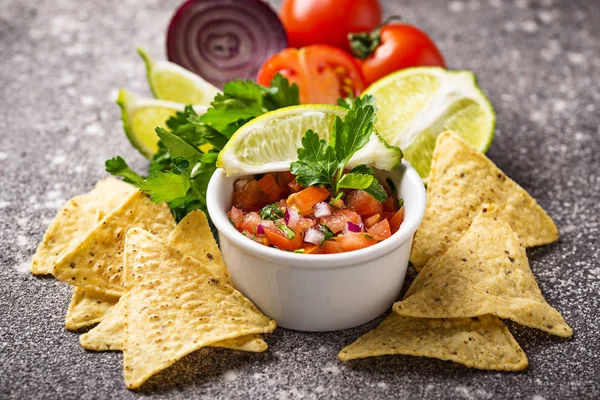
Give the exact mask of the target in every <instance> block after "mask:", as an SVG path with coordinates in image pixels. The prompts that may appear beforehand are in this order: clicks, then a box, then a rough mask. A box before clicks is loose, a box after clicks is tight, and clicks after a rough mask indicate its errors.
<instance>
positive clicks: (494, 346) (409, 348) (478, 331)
mask: <svg viewBox="0 0 600 400" xmlns="http://www.w3.org/2000/svg"><path fill="white" fill-rule="evenodd" d="M387 354H405V355H411V356H421V357H430V358H439V359H440V360H446V361H454V362H457V363H460V364H463V365H466V366H467V367H469V368H478V369H489V370H498V371H521V370H523V369H525V368H526V367H527V365H528V361H527V356H526V355H525V353H524V352H523V350H522V349H521V347H520V346H519V344H518V343H517V341H516V340H515V339H514V338H513V336H512V335H511V334H510V332H509V331H508V328H507V327H506V325H504V324H503V323H502V321H500V319H498V318H497V317H494V316H491V315H484V316H481V317H478V318H456V319H452V318H450V319H429V318H410V317H401V316H399V315H397V314H394V313H392V314H391V315H390V316H389V317H387V318H386V319H385V320H384V321H383V322H382V323H381V324H380V325H379V326H378V327H377V328H375V329H374V330H372V331H370V332H367V333H366V334H365V335H363V336H361V337H360V338H358V340H357V341H356V342H354V343H352V344H351V345H350V346H347V347H346V348H344V349H343V350H342V351H341V352H340V354H338V357H339V359H340V360H342V361H349V360H353V359H356V358H365V357H373V356H383V355H387Z"/></svg>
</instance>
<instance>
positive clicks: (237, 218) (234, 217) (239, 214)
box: [227, 207, 244, 229]
mask: <svg viewBox="0 0 600 400" xmlns="http://www.w3.org/2000/svg"><path fill="white" fill-rule="evenodd" d="M227 216H228V217H229V218H230V219H231V222H233V226H235V228H236V229H240V226H241V225H242V220H243V219H244V212H243V211H242V210H240V209H239V208H237V207H231V210H229V212H228V213H227Z"/></svg>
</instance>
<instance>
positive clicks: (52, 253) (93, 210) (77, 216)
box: [31, 177, 137, 275]
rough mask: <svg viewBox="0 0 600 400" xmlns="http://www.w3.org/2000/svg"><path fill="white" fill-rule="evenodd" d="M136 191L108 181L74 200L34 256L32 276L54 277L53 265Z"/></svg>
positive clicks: (127, 185) (62, 213) (113, 181)
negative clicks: (48, 275)
mask: <svg viewBox="0 0 600 400" xmlns="http://www.w3.org/2000/svg"><path fill="white" fill-rule="evenodd" d="M136 190H137V189H136V188H135V187H134V186H132V185H130V184H128V183H125V182H122V181H120V180H118V179H116V178H112V177H109V178H106V179H103V180H101V181H99V182H98V183H97V184H96V187H95V188H94V190H92V191H91V192H89V193H86V194H83V195H79V196H75V197H73V198H72V199H70V200H69V201H67V203H66V204H65V205H64V206H63V208H62V209H61V210H60V211H59V212H58V214H57V215H56V217H55V218H54V220H53V221H52V223H51V224H50V226H49V227H48V229H47V230H46V233H45V234H44V239H43V240H42V242H41V243H40V244H39V246H38V248H37V251H36V252H35V254H34V256H33V259H32V263H31V272H32V273H33V274H34V275H43V274H51V273H52V268H53V266H54V263H55V262H56V261H58V260H60V259H61V258H62V257H63V256H64V255H65V254H66V252H67V251H68V250H69V248H70V245H72V244H74V243H77V242H79V241H80V240H81V239H82V238H83V237H85V235H86V234H87V233H88V232H89V231H91V230H92V228H93V227H94V225H95V224H96V222H98V221H99V220H100V219H101V218H102V217H103V216H104V214H106V213H108V212H110V211H111V210H112V209H114V208H116V207H117V206H118V205H119V204H120V203H122V202H123V201H125V199H126V198H127V197H128V196H129V195H131V194H132V193H134V192H135V191H136Z"/></svg>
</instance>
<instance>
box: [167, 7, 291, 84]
mask: <svg viewBox="0 0 600 400" xmlns="http://www.w3.org/2000/svg"><path fill="white" fill-rule="evenodd" d="M286 47H287V36H286V33H285V29H284V28H283V25H282V24H281V21H279V18H278V17H277V14H276V13H275V11H273V9H272V8H271V7H270V6H269V4H268V3H267V2H265V1H261V0H188V1H186V2H185V3H184V4H183V5H182V6H181V7H179V9H177V11H176V12H175V14H174V15H173V17H172V18H171V23H170V24H169V31H168V33H167V57H168V58H169V60H170V61H173V62H175V63H177V64H179V65H181V66H182V67H184V68H187V69H189V70H190V71H193V72H195V73H197V74H198V75H200V76H202V77H203V78H204V79H206V80H207V81H209V82H211V83H212V84H214V85H216V86H218V87H221V88H222V87H223V84H224V83H227V82H229V81H231V80H234V79H237V78H240V79H246V78H251V79H254V77H256V74H257V73H258V70H259V69H260V67H261V65H262V64H263V63H264V61H265V60H266V59H267V58H269V57H271V56H272V55H274V54H276V53H278V52H279V51H281V50H282V49H284V48H286Z"/></svg>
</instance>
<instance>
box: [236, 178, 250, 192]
mask: <svg viewBox="0 0 600 400" xmlns="http://www.w3.org/2000/svg"><path fill="white" fill-rule="evenodd" d="M247 184H248V179H238V180H237V181H235V183H234V184H233V189H234V190H235V191H236V192H241V191H242V190H244V188H245V187H246V185H247Z"/></svg>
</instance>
